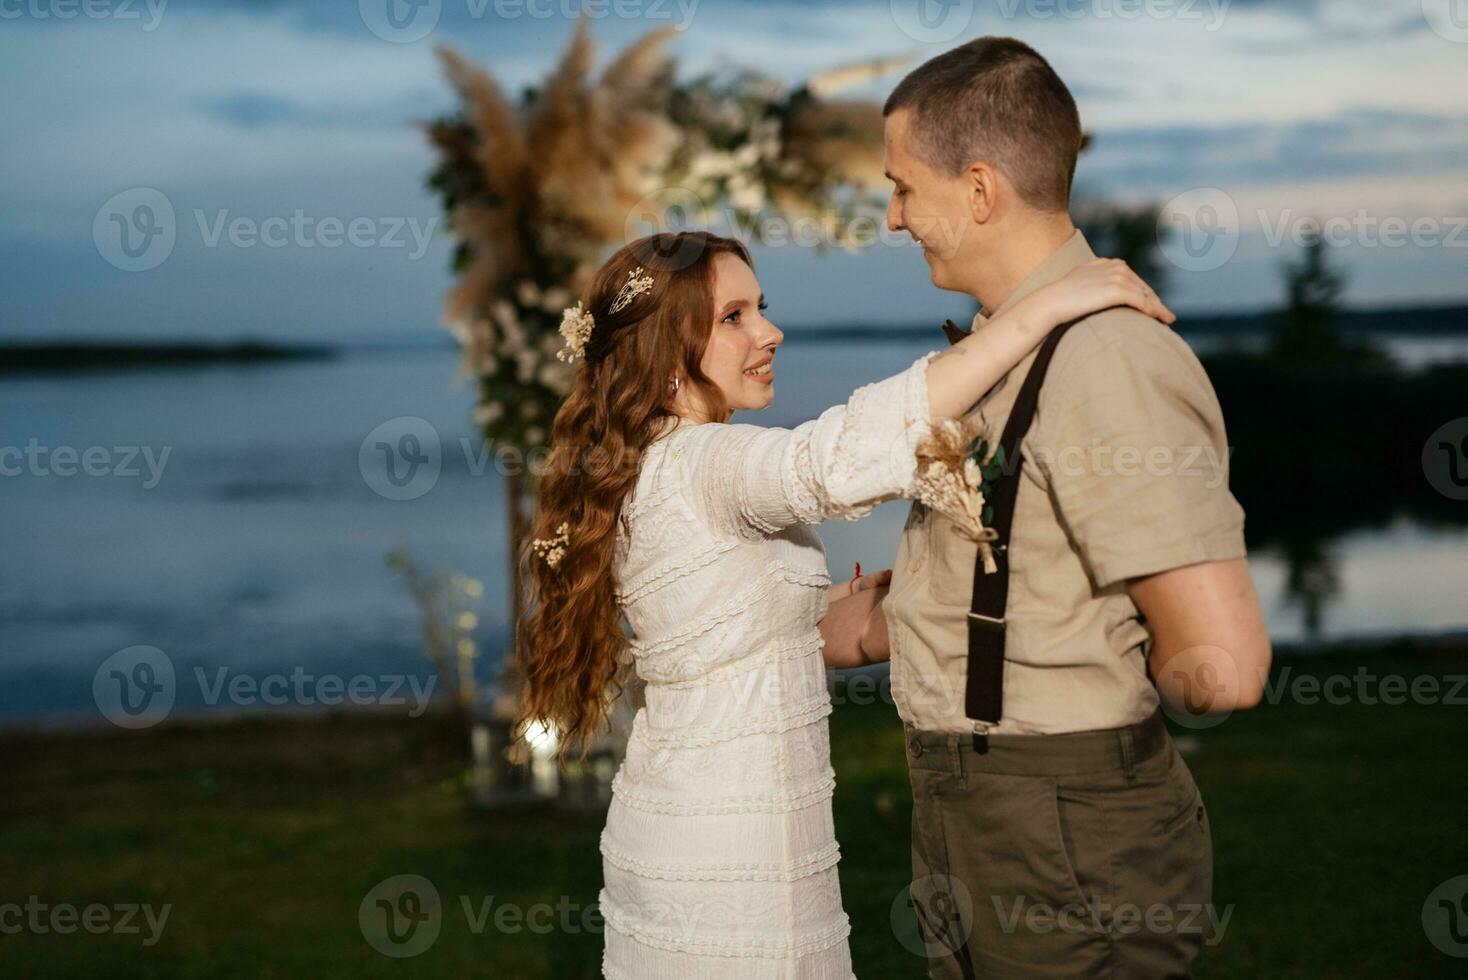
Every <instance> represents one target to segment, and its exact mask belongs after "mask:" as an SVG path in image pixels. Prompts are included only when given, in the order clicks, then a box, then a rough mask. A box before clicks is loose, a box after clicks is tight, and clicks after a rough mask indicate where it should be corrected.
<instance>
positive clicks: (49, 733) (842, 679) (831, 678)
mask: <svg viewBox="0 0 1468 980" xmlns="http://www.w3.org/2000/svg"><path fill="white" fill-rule="evenodd" d="M1274 652H1275V657H1274V669H1275V671H1278V670H1279V668H1281V667H1283V666H1289V667H1291V668H1294V669H1299V668H1315V667H1326V666H1330V665H1331V663H1332V661H1342V660H1344V661H1348V662H1349V663H1351V664H1352V665H1353V666H1369V665H1370V663H1371V661H1373V660H1388V661H1399V660H1425V661H1435V660H1440V659H1443V658H1447V659H1460V660H1462V661H1463V662H1464V665H1465V670H1468V630H1450V631H1446V632H1441V633H1425V634H1405V635H1399V636H1394V637H1343V638H1341V639H1339V640H1332V641H1330V642H1328V643H1320V644H1313V645H1312V644H1304V643H1281V644H1276V645H1275V648H1274ZM889 670H890V665H889V664H886V663H882V664H875V665H872V666H870V667H858V668H853V669H851V670H845V671H840V672H839V673H838V672H834V671H829V670H828V671H827V677H828V687H829V688H830V689H831V690H832V691H833V692H834V691H836V690H838V689H839V688H840V687H841V685H843V684H845V683H847V682H848V681H849V680H851V679H852V678H856V677H863V678H868V677H869V678H874V679H876V681H877V682H878V683H880V681H881V679H882V678H885V677H886V676H887V674H888V671H889ZM895 710H896V709H895V707H894V708H893V711H894V717H895V716H896V715H895ZM452 715H453V711H452V709H450V708H449V706H448V705H447V704H445V703H444V702H442V701H440V700H437V699H435V700H433V701H431V702H429V704H428V707H427V710H425V711H423V712H421V714H419V715H417V716H412V715H411V714H410V712H409V711H408V710H406V709H405V707H404V706H402V705H378V704H360V705H352V704H344V705H336V706H332V707H316V708H312V707H304V706H296V705H282V706H277V707H269V706H266V707H248V708H243V707H216V708H185V709H178V710H175V711H172V712H170V714H169V717H168V718H167V719H165V720H163V721H160V722H159V723H157V724H154V725H149V726H147V727H144V728H139V729H125V728H120V727H118V726H117V725H114V724H112V723H111V722H109V721H108V720H107V719H106V718H105V717H103V716H102V715H101V714H100V713H97V712H87V711H69V712H63V713H57V714H51V715H40V716H23V715H18V716H13V717H0V738H5V737H67V738H73V737H89V736H96V737H103V736H106V735H108V734H121V735H128V734H136V733H144V732H155V733H156V732H172V733H179V732H184V731H187V730H190V729H199V728H208V729H216V728H226V727H229V726H248V725H261V724H264V725H278V724H301V723H309V724H332V723H340V722H349V723H355V722H360V721H366V720H381V721H415V720H422V719H427V720H430V721H441V720H443V719H445V718H448V717H450V716H452Z"/></svg>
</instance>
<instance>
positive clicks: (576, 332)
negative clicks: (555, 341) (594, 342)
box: [556, 302, 596, 361]
mask: <svg viewBox="0 0 1468 980" xmlns="http://www.w3.org/2000/svg"><path fill="white" fill-rule="evenodd" d="M595 326H596V321H595V320H593V319H592V318H591V311H590V310H586V309H582V307H581V304H580V303H579V302H578V303H577V304H576V305H575V306H570V307H567V308H566V310H565V312H563V313H562V314H561V336H562V337H565V338H566V346H565V347H563V348H562V349H560V350H558V351H556V360H558V361H574V360H576V358H578V357H582V356H584V355H585V354H586V342H587V341H588V340H590V339H591V331H592V328H593V327H595Z"/></svg>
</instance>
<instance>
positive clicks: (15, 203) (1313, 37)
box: [0, 0, 1468, 341]
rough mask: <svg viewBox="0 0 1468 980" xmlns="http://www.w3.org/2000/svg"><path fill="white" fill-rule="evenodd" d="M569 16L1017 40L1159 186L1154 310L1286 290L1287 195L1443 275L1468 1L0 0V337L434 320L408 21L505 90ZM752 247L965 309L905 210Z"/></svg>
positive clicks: (822, 303) (624, 22) (789, 298)
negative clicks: (861, 240) (844, 247)
mask: <svg viewBox="0 0 1468 980" xmlns="http://www.w3.org/2000/svg"><path fill="white" fill-rule="evenodd" d="M576 16H584V17H586V18H588V19H590V20H591V21H592V25H591V26H592V31H593V35H594V37H595V38H596V39H597V41H598V43H599V44H600V46H601V47H600V50H601V52H602V53H603V55H604V56H606V55H608V54H609V53H611V52H615V51H616V50H617V49H618V48H620V47H621V46H622V45H624V44H626V43H628V42H629V41H631V40H632V39H634V38H636V37H638V36H640V35H641V34H642V33H643V32H645V31H647V30H649V29H652V28H655V27H660V26H664V25H672V26H674V27H676V28H678V29H679V35H678V37H677V39H676V40H675V42H674V44H673V47H672V50H673V52H674V54H675V55H676V56H677V57H678V59H679V64H680V71H681V72H682V73H683V74H685V75H692V74H696V73H700V72H703V71H708V70H711V69H717V68H732V67H747V68H751V69H755V70H758V71H762V72H765V73H768V74H771V75H775V76H778V77H780V78H782V79H784V80H786V81H787V82H790V83H792V84H795V83H798V82H799V81H800V80H801V79H803V78H805V77H807V76H809V75H811V74H814V73H816V72H819V71H821V70H824V69H827V68H830V67H833V66H836V65H840V64H844V63H849V62H853V61H857V60H862V59H868V58H874V57H882V56H896V57H903V58H908V59H910V60H911V63H912V64H917V63H920V62H921V61H922V60H924V59H926V58H929V57H932V56H933V55H936V54H938V53H941V52H942V51H944V50H946V49H948V48H950V47H952V46H954V45H956V44H958V43H962V41H964V40H966V39H968V38H971V37H975V36H978V35H982V34H1004V35H1010V36H1015V37H1019V38H1022V39H1024V40H1025V41H1027V42H1029V43H1031V44H1032V45H1034V46H1035V47H1036V48H1038V49H1039V50H1040V51H1041V52H1042V53H1043V54H1044V55H1045V56H1046V57H1047V58H1048V59H1049V60H1050V61H1051V63H1052V64H1053V65H1054V66H1055V68H1056V69H1057V71H1058V72H1059V73H1060V75H1061V77H1062V78H1063V79H1065V80H1066V82H1067V83H1068V84H1069V85H1070V87H1071V89H1072V91H1073V92H1074V94H1075V96H1076V98H1077V102H1078V104H1079V106H1080V110H1081V118H1082V122H1083V125H1084V126H1085V128H1086V130H1087V131H1088V132H1090V133H1091V134H1092V135H1093V137H1094V145H1093V148H1092V149H1091V150H1090V151H1088V152H1087V153H1086V154H1085V155H1084V156H1083V158H1082V161H1081V164H1080V167H1079V171H1078V190H1079V192H1080V193H1082V194H1084V195H1087V196H1097V197H1105V198H1110V199H1114V200H1119V201H1125V202H1135V203H1141V202H1155V203H1157V204H1159V205H1165V207H1164V212H1163V213H1164V222H1163V226H1164V232H1165V234H1164V236H1163V238H1164V255H1165V256H1166V257H1167V259H1168V260H1169V261H1168V272H1167V280H1166V282H1165V283H1164V284H1163V285H1164V287H1165V288H1164V294H1165V296H1166V297H1167V298H1168V300H1169V301H1170V302H1171V303H1172V305H1173V306H1174V307H1175V308H1176V309H1178V310H1180V311H1182V312H1184V313H1185V314H1186V313H1188V312H1193V313H1205V312H1206V313H1213V312H1224V311H1246V310H1257V309H1262V308H1267V307H1270V306H1272V305H1275V304H1277V303H1278V302H1279V301H1280V299H1281V296H1282V286H1281V279H1280V267H1281V265H1282V263H1284V262H1286V261H1289V260H1292V259H1294V258H1295V257H1296V256H1297V254H1298V247H1297V244H1296V242H1297V241H1298V233H1299V230H1300V229H1301V228H1302V227H1303V226H1304V223H1305V222H1308V221H1309V220H1310V219H1312V218H1314V219H1317V220H1325V219H1329V220H1331V222H1332V224H1331V226H1330V228H1331V229H1332V231H1331V237H1332V241H1333V242H1335V243H1336V244H1338V246H1339V247H1338V248H1336V249H1335V251H1334V254H1335V256H1336V259H1337V262H1338V264H1339V265H1341V266H1342V267H1343V268H1344V269H1345V270H1346V272H1347V273H1348V275H1349V287H1348V290H1347V294H1346V298H1347V301H1348V303H1350V304H1351V305H1354V306H1379V305H1404V304H1415V303H1448V302H1455V301H1468V276H1465V275H1464V273H1465V270H1468V99H1465V98H1464V94H1465V92H1468V0H1319V2H1316V0H1276V2H1244V0H1233V2H1228V0H845V2H805V3H795V2H778V0H752V2H745V0H352V2H333V3H290V2H285V0H258V2H245V0H151V2H149V0H0V83H3V84H4V91H5V92H6V98H5V99H4V100H3V101H0V132H3V133H4V134H5V148H4V150H3V152H0V214H3V216H4V219H3V222H0V270H3V273H0V276H3V278H0V286H3V288H0V338H6V339H47V340H55V339H65V338H81V337H92V338H104V339H112V340H119V339H133V338H206V339H232V338H239V337H258V338H269V339H275V340H284V341H352V340H375V339H381V338H388V337H403V336H408V335H422V336H431V335H433V334H434V333H436V332H440V333H441V331H442V326H441V323H440V317H439V308H440V302H441V298H442V295H443V293H444V292H445V291H446V290H447V289H448V287H449V285H450V282H451V276H450V273H449V268H448V266H449V256H450V251H451V248H452V240H451V236H450V234H449V232H448V229H447V228H446V227H445V226H444V224H443V219H442V214H441V212H440V208H439V205H438V200H437V198H436V197H435V196H434V195H432V194H431V193H430V192H428V191H427V190H426V189H425V186H424V178H425V176H426V175H427V173H428V172H429V170H430V169H431V167H432V165H433V155H432V153H431V152H430V150H429V148H428V146H427V145H426V143H425V142H424V140H423V138H422V135H421V133H420V132H419V131H418V130H416V129H415V128H414V126H413V124H412V123H413V121H414V120H418V119H426V118H430V117H432V116H435V115H438V114H440V113H443V112H446V111H449V110H451V109H452V108H453V106H454V100H453V97H452V94H451V92H450V91H449V89H448V87H447V86H446V84H445V83H444V81H443V79H442V77H441V75H440V73H439V70H438V66H437V62H436V61H435V59H434V56H433V47H434V45H436V44H440V43H447V44H450V45H452V46H454V47H455V48H457V49H458V50H459V51H461V52H462V53H464V54H466V55H468V56H469V57H471V58H472V59H474V60H476V61H477V62H479V63H481V64H483V65H485V66H486V67H488V68H489V69H490V70H491V71H492V73H493V74H494V75H495V76H496V77H497V78H499V79H500V80H501V81H502V82H503V83H504V84H505V85H506V87H507V88H509V89H510V90H511V91H516V90H518V89H519V87H520V86H522V85H524V84H527V83H531V82H534V81H535V80H537V79H538V78H539V77H541V76H542V75H543V74H544V73H545V71H546V70H547V68H548V67H549V66H550V65H551V64H552V63H553V61H554V59H555V57H556V56H557V54H558V52H559V51H560V50H561V48H562V47H563V46H564V44H565V42H566V40H567V38H568V37H569V35H570V33H571V30H572V28H573V18H574V17H576ZM896 81H897V76H891V77H888V78H885V79H882V80H879V81H876V82H873V83H871V84H869V85H867V86H865V87H864V88H862V89H860V90H858V91H857V92H854V93H849V94H853V95H859V96H865V97H870V98H872V99H876V100H880V99H881V98H882V97H883V96H884V95H885V93H886V91H887V90H889V89H890V88H891V86H892V85H893V84H895V83H896ZM129 225H131V227H128V226H129ZM349 229H350V233H348V232H349ZM145 244H146V248H145V247H144V245H145ZM160 256H161V258H160ZM756 263H757V269H758V272H759V274H760V279H761V285H762V286H763V287H764V290H765V292H766V294H767V295H768V297H769V299H770V301H771V305H772V310H771V313H772V316H773V317H774V318H775V319H776V321H777V322H779V323H781V324H782V325H786V326H795V327H800V326H813V325H822V326H839V324H841V323H843V322H850V323H855V322H861V323H884V324H903V325H911V324H924V323H930V322H931V323H933V324H937V323H939V322H941V321H942V320H943V319H944V318H945V317H949V316H954V317H958V316H963V315H965V313H966V311H971V304H970V301H968V300H967V299H966V298H964V297H958V296H955V295H953V294H950V293H941V292H939V291H937V290H935V289H934V288H933V287H932V286H931V284H930V283H929V282H928V278H927V271H926V268H925V266H924V264H923V262H922V260H921V258H920V256H919V253H918V250H917V249H915V248H913V247H912V246H911V245H910V244H908V243H907V242H906V239H905V237H902V236H898V237H894V238H890V239H885V240H883V241H882V242H880V243H879V244H877V245H875V246H873V247H871V248H869V249H867V250H865V251H864V252H862V253H860V254H857V255H848V254H842V253H839V252H837V253H825V254H817V253H816V251H815V250H814V249H810V248H796V247H784V248H764V249H758V250H757V251H756Z"/></svg>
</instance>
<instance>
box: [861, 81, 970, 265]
mask: <svg viewBox="0 0 1468 980" xmlns="http://www.w3.org/2000/svg"><path fill="white" fill-rule="evenodd" d="M911 122H912V111H911V110H909V109H898V110H896V111H895V112H893V113H891V114H890V115H888V116H887V118H886V122H885V126H884V143H885V151H886V160H885V162H886V166H887V179H888V180H890V181H892V200H891V201H890V202H888V204H887V227H888V229H890V230H891V231H894V232H895V231H906V232H907V233H908V234H909V235H911V236H912V237H913V239H914V240H915V241H916V242H918V243H919V244H920V245H922V247H923V258H924V260H926V261H927V263H928V269H929V271H930V273H931V274H932V277H933V285H935V286H937V287H939V288H940V289H957V290H963V289H964V281H963V277H962V275H961V271H962V269H963V268H964V267H965V265H966V258H967V257H968V256H969V255H970V254H971V253H973V252H975V250H976V246H977V242H976V241H974V239H975V238H976V237H977V233H978V232H979V231H980V230H981V229H979V228H978V227H977V226H976V225H975V223H974V221H973V219H972V214H971V210H970V187H969V184H968V182H967V181H966V180H965V179H964V177H963V175H962V174H960V175H958V176H955V177H950V176H948V175H946V174H944V173H941V172H939V171H938V170H935V169H933V168H932V167H930V166H929V165H928V164H927V163H926V162H925V161H924V160H922V159H921V158H920V157H919V156H918V155H917V154H915V153H913V152H912V150H911V146H912V139H911V137H910V133H909V127H910V125H911Z"/></svg>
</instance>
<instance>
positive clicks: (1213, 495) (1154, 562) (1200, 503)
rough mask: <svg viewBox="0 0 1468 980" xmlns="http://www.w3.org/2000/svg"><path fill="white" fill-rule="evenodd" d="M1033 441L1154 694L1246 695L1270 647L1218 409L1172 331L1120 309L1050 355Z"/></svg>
mask: <svg viewBox="0 0 1468 980" xmlns="http://www.w3.org/2000/svg"><path fill="white" fill-rule="evenodd" d="M1036 428H1037V429H1038V430H1039V432H1038V437H1037V438H1036V440H1035V444H1034V446H1032V449H1033V450H1034V451H1036V452H1037V453H1038V454H1039V455H1040V457H1041V458H1040V459H1039V460H1038V461H1039V462H1040V465H1041V468H1042V469H1044V470H1045V472H1046V474H1047V476H1048V477H1049V484H1050V492H1051V496H1052V499H1053V500H1054V502H1055V506H1056V509H1057V511H1058V514H1059V516H1060V517H1061V519H1062V521H1063V522H1064V524H1065V525H1066V530H1067V533H1068V534H1069V535H1070V537H1071V539H1072V541H1074V542H1075V544H1076V547H1077V549H1078V550H1079V552H1080V555H1081V558H1082V560H1083V561H1084V562H1085V564H1086V567H1087V571H1088V573H1089V574H1090V576H1091V579H1092V582H1093V584H1094V587H1095V588H1096V589H1097V590H1098V591H1102V590H1110V589H1114V588H1117V587H1122V588H1125V589H1126V591H1127V594H1128V595H1129V596H1130V598H1131V600H1132V602H1133V604H1134V605H1135V606H1136V607H1137V611H1138V613H1139V617H1138V618H1139V619H1142V620H1143V621H1144V622H1145V624H1146V626H1147V629H1148V632H1149V633H1150V634H1151V643H1150V646H1149V647H1148V648H1147V650H1148V657H1147V666H1148V669H1149V673H1150V674H1151V676H1152V679H1153V681H1154V682H1155V683H1156V685H1157V688H1158V693H1159V694H1160V695H1161V696H1162V697H1164V698H1166V699H1168V700H1169V701H1170V702H1172V703H1174V704H1178V705H1180V706H1181V705H1184V704H1186V705H1187V706H1188V707H1189V708H1190V709H1191V710H1193V711H1228V710H1234V709H1237V708H1247V707H1250V706H1252V705H1254V704H1257V703H1258V702H1259V700H1260V698H1261V696H1262V692H1263V688H1264V680H1265V677H1266V676H1267V673H1268V670H1269V664H1270V659H1271V650H1270V644H1269V637H1268V634H1267V633H1266V632H1265V629H1264V616H1263V613H1262V611H1261V610H1260V608H1259V599H1258V596H1257V595H1256V594H1255V592H1254V584H1253V582H1252V581H1251V579H1250V577H1249V568H1248V564H1247V561H1246V550H1245V545H1244V534H1243V526H1244V514H1243V510H1242V508H1240V507H1239V505H1238V501H1237V500H1235V499H1234V497H1233V495H1232V494H1231V493H1230V492H1229V489H1228V470H1229V457H1230V455H1231V453H1230V447H1229V445H1228V439H1227V435H1226V433H1225V430H1224V421H1223V412H1222V409H1221V407H1220V406H1219V404H1218V399H1217V396H1216V395H1215V394H1214V391H1213V387H1212V385H1211V384H1210V383H1209V381H1208V376H1207V374H1206V373H1205V372H1204V370H1203V366H1202V364H1201V363H1199V361H1198V359H1197V357H1196V355H1194V354H1193V352H1192V351H1191V350H1190V349H1189V348H1188V346H1187V344H1186V343H1185V342H1184V341H1182V340H1181V339H1180V338H1179V337H1178V336H1177V335H1176V334H1174V333H1173V332H1172V331H1170V330H1168V329H1167V328H1165V327H1162V326H1161V325H1159V324H1156V323H1154V322H1151V321H1148V320H1146V319H1145V318H1142V317H1139V316H1137V315H1135V314H1132V313H1128V312H1126V311H1109V312H1107V313H1103V314H1100V315H1098V316H1096V317H1092V318H1089V319H1088V320H1087V321H1084V322H1083V323H1081V324H1079V325H1077V327H1076V328H1075V329H1073V330H1072V331H1071V332H1070V334H1068V335H1067V337H1066V340H1065V343H1063V344H1062V345H1061V346H1060V348H1059V349H1058V350H1057V351H1056V359H1055V361H1054V363H1053V364H1052V367H1051V375H1050V377H1049V378H1048V379H1047V380H1046V384H1045V388H1044V390H1043V391H1042V393H1041V402H1040V414H1039V415H1038V416H1037V418H1036Z"/></svg>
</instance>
